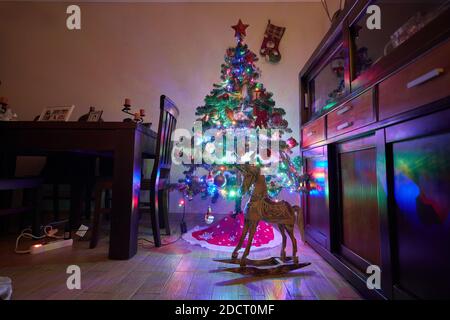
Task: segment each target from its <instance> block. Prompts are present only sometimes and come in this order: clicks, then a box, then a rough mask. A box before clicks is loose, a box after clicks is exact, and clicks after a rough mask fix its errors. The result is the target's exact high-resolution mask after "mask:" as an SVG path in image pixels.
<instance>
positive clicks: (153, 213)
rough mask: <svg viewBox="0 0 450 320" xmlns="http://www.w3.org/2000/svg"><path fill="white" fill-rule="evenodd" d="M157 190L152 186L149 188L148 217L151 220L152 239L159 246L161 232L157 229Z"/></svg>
mask: <svg viewBox="0 0 450 320" xmlns="http://www.w3.org/2000/svg"><path fill="white" fill-rule="evenodd" d="M157 195H158V191H157V190H155V189H154V188H152V189H151V190H150V199H151V201H150V219H151V222H152V231H153V239H154V241H155V246H156V247H161V234H160V231H159V201H158V200H159V199H158V197H157Z"/></svg>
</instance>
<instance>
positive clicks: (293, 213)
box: [231, 164, 305, 267]
mask: <svg viewBox="0 0 450 320" xmlns="http://www.w3.org/2000/svg"><path fill="white" fill-rule="evenodd" d="M237 169H238V170H239V171H241V172H242V174H243V176H244V179H243V182H242V194H246V193H247V192H251V194H250V200H249V201H248V202H247V205H246V207H245V209H244V215H245V224H244V228H243V231H242V235H241V238H240V239H239V243H238V244H237V246H236V248H235V249H234V251H233V254H232V255H231V258H232V259H237V257H238V251H239V249H241V247H242V244H243V243H244V240H245V237H246V235H247V233H248V234H249V235H248V241H247V247H246V248H245V251H244V253H243V255H242V257H241V260H240V266H241V267H244V266H246V263H247V256H248V255H249V253H250V248H251V245H252V241H253V236H254V235H255V232H256V227H257V226H258V223H259V221H260V220H264V221H266V222H270V223H276V224H278V227H279V229H280V233H281V236H282V241H283V242H282V247H281V254H280V258H281V260H282V261H283V262H286V261H287V258H286V232H287V233H288V234H289V237H290V238H291V241H292V251H293V252H292V259H293V262H294V264H296V265H298V257H297V240H296V239H295V235H294V225H295V223H297V225H298V228H299V229H300V235H301V237H302V240H304V239H305V236H304V221H303V214H302V211H301V209H300V207H298V206H291V205H290V204H289V203H288V202H287V201H278V202H277V201H273V200H271V199H270V198H269V196H268V194H267V186H266V180H265V178H264V176H263V175H262V174H261V170H260V168H259V167H256V166H253V165H248V164H246V165H243V166H237ZM252 186H253V189H252V190H250V189H251V187H252Z"/></svg>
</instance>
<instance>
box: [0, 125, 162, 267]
mask: <svg viewBox="0 0 450 320" xmlns="http://www.w3.org/2000/svg"><path fill="white" fill-rule="evenodd" d="M156 136H157V134H156V133H155V132H154V131H152V130H150V128H148V127H145V126H143V125H140V124H136V123H130V122H128V123H124V122H31V121H30V122H28V121H27V122H0V141H1V147H0V153H2V154H4V155H5V154H6V155H7V156H17V155H46V154H49V153H55V152H64V153H67V152H73V153H78V154H92V155H102V156H110V157H112V158H113V159H114V177H113V190H114V191H113V192H114V193H113V194H114V202H113V206H112V213H111V235H110V244H109V257H110V258H111V259H129V258H131V257H133V256H134V255H135V254H136V251H137V235H138V217H139V213H138V204H139V192H140V181H141V165H142V160H143V159H144V158H153V157H154V156H155V149H156Z"/></svg>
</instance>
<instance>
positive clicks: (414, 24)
mask: <svg viewBox="0 0 450 320" xmlns="http://www.w3.org/2000/svg"><path fill="white" fill-rule="evenodd" d="M449 3H450V1H449V0H379V1H375V3H374V4H375V5H377V6H379V7H380V10H381V11H380V14H381V29H373V30H370V29H368V28H367V18H368V17H369V16H370V15H366V14H363V15H362V16H361V18H360V19H359V20H358V21H357V22H356V23H355V24H354V25H353V26H352V30H351V31H352V36H353V40H354V44H355V52H356V53H355V66H354V67H355V78H357V77H358V76H360V75H361V74H362V73H363V72H364V71H365V70H367V69H368V68H370V67H371V66H372V65H373V64H375V63H376V62H377V61H378V60H380V59H381V58H383V57H384V56H386V55H388V54H389V53H390V52H392V51H393V50H395V49H396V48H397V47H399V46H400V45H402V44H403V43H404V42H405V41H407V40H408V39H409V38H410V37H411V36H413V35H414V34H415V33H416V32H418V31H419V30H421V29H422V28H423V27H424V26H425V25H427V24H428V23H429V22H430V21H432V20H433V19H435V18H436V17H437V16H438V15H439V14H440V13H442V12H443V11H444V10H445V9H447V8H448V7H449Z"/></svg>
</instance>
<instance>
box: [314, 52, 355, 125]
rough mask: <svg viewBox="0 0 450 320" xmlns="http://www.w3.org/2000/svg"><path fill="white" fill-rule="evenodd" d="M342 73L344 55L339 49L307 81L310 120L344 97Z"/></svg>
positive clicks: (344, 89) (343, 70)
mask: <svg viewBox="0 0 450 320" xmlns="http://www.w3.org/2000/svg"><path fill="white" fill-rule="evenodd" d="M344 72H345V55H344V50H343V49H342V48H340V49H338V50H337V51H336V52H335V53H334V54H332V55H331V57H330V59H329V60H328V62H327V63H326V64H325V66H324V67H322V69H320V71H319V72H318V73H317V74H316V76H315V77H314V78H312V80H310V81H309V92H310V99H311V113H312V118H315V117H317V116H320V115H321V114H322V113H323V112H326V111H327V110H329V109H330V108H331V107H333V106H334V105H335V104H336V102H337V101H338V100H339V99H340V98H341V97H343V96H344V95H345V93H346V88H345V81H344Z"/></svg>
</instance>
